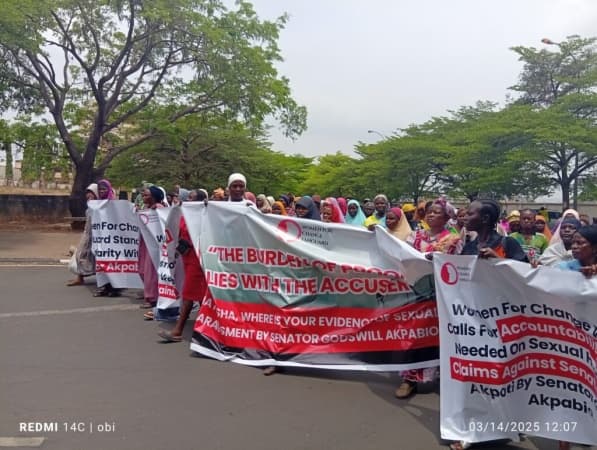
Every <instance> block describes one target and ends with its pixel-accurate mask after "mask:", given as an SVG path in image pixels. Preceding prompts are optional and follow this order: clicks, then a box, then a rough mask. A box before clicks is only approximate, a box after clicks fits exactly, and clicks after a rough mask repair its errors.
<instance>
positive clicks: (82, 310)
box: [0, 305, 139, 319]
mask: <svg viewBox="0 0 597 450" xmlns="http://www.w3.org/2000/svg"><path fill="white" fill-rule="evenodd" d="M138 309H139V305H110V306H93V307H90V308H75V309H50V310H46V311H29V312H15V313H4V314H0V319H9V318H13V317H37V316H58V315H62V314H84V313H93V312H106V311H133V310H138Z"/></svg>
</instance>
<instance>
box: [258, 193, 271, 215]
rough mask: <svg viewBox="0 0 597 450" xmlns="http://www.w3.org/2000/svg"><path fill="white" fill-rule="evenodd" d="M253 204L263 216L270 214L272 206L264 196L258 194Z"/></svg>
mask: <svg viewBox="0 0 597 450" xmlns="http://www.w3.org/2000/svg"><path fill="white" fill-rule="evenodd" d="M255 204H256V205H257V208H259V211H261V212H262V213H263V214H270V213H271V212H272V205H270V203H269V201H268V200H267V197H266V196H265V194H259V195H258V196H257V202H256V203H255Z"/></svg>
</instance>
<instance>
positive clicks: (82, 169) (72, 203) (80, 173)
mask: <svg viewBox="0 0 597 450" xmlns="http://www.w3.org/2000/svg"><path fill="white" fill-rule="evenodd" d="M93 178H94V170H93V166H86V165H84V164H80V165H78V166H76V167H75V179H74V180H73V187H72V190H71V193H70V197H69V199H68V209H69V211H70V215H71V216H72V217H85V211H86V210H87V199H86V198H85V191H86V189H87V186H89V185H90V184H91V183H92V182H93ZM84 226H85V222H84V221H77V220H73V221H72V222H71V227H72V229H73V230H82V229H83V228H84Z"/></svg>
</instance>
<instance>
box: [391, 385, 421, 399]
mask: <svg viewBox="0 0 597 450" xmlns="http://www.w3.org/2000/svg"><path fill="white" fill-rule="evenodd" d="M416 392H417V382H416V381H403V382H402V384H401V385H400V386H398V389H396V392H394V395H395V396H396V398H408V397H410V396H411V395H413V394H414V393H416Z"/></svg>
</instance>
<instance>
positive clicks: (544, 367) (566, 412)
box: [434, 254, 597, 444]
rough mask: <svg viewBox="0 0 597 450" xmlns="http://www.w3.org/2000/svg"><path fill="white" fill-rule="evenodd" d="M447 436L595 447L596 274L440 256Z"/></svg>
mask: <svg viewBox="0 0 597 450" xmlns="http://www.w3.org/2000/svg"><path fill="white" fill-rule="evenodd" d="M434 272H435V280H436V288H437V297H438V310H439V315H440V325H441V327H440V330H441V331H440V340H441V398H440V404H441V405H440V411H441V434H442V437H443V438H445V439H453V440H465V441H469V442H478V441H484V440H491V439H501V438H512V439H517V438H518V435H519V433H523V434H528V435H535V436H542V437H546V438H552V439H559V440H564V441H570V442H579V443H586V444H596V443H597V370H596V368H597V278H593V279H586V278H585V277H584V276H583V275H581V274H580V273H575V272H567V271H562V270H559V269H554V268H550V267H539V268H538V269H533V268H532V267H531V266H530V265H529V264H524V263H519V262H516V261H509V260H490V261H486V260H478V259H477V258H476V257H467V256H448V255H439V254H436V255H435V256H434Z"/></svg>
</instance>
